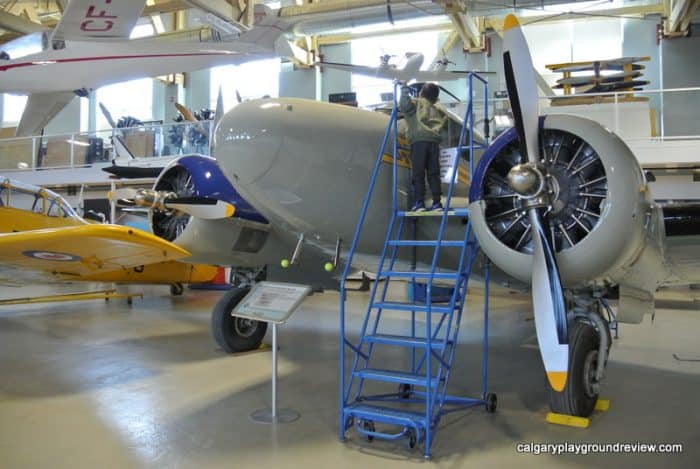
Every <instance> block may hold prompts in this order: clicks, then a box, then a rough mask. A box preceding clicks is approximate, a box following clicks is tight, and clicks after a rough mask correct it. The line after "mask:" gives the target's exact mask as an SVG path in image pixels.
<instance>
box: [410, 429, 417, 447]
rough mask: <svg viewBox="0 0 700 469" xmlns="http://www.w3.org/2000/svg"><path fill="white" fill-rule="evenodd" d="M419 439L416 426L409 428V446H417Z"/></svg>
mask: <svg viewBox="0 0 700 469" xmlns="http://www.w3.org/2000/svg"><path fill="white" fill-rule="evenodd" d="M417 440H418V438H417V437H416V430H415V429H414V428H410V429H409V430H408V448H409V449H413V448H415V447H416V442H417Z"/></svg>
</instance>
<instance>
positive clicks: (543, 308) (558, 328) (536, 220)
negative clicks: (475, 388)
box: [503, 15, 569, 392]
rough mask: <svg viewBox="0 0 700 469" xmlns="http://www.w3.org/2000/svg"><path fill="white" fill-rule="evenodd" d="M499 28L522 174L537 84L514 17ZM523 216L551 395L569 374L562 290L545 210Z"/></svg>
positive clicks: (533, 131) (533, 156)
mask: <svg viewBox="0 0 700 469" xmlns="http://www.w3.org/2000/svg"><path fill="white" fill-rule="evenodd" d="M503 29H504V33H503V66H504V71H505V76H506V87H507V89H508V98H509V100H510V105H511V109H512V111H513V118H514V121H515V128H516V131H517V133H518V143H519V146H520V152H521V153H522V155H523V156H525V157H526V158H527V160H528V162H529V166H528V164H525V165H519V166H522V167H524V169H520V168H518V167H515V168H513V170H516V169H520V174H521V175H522V174H524V173H527V172H528V168H533V167H535V168H536V166H537V164H538V163H539V161H540V159H541V155H540V145H539V140H540V130H539V109H538V96H537V83H536V78H535V70H534V66H533V64H532V57H531V56H530V50H529V49H528V46H527V42H526V40H525V36H524V35H523V32H522V29H521V28H520V23H519V22H518V19H517V18H516V17H515V16H514V15H508V16H507V17H506V19H505V22H504V25H503ZM529 171H531V173H530V175H535V176H536V177H535V179H537V178H540V179H542V178H543V177H544V176H543V175H542V174H541V173H539V172H538V171H535V170H533V169H530V170H529ZM511 172H513V171H511ZM516 172H517V171H516ZM509 179H510V177H509ZM538 182H542V181H538ZM542 187H543V186H542V185H540V189H539V190H542ZM513 189H514V190H515V191H516V193H519V194H520V195H521V197H523V198H524V199H527V198H528V197H530V196H531V194H525V193H521V192H520V191H519V190H518V188H516V187H513ZM527 211H528V215H529V218H530V223H531V226H532V241H533V263H532V303H533V309H534V314H535V328H536V330H537V341H538V343H539V346H540V354H541V355H542V361H543V363H544V368H545V371H546V372H547V379H548V381H549V385H550V386H551V387H552V389H554V390H555V391H558V392H561V391H563V390H564V388H565V386H566V382H567V377H568V369H569V345H568V344H569V340H568V327H567V318H566V305H565V303H564V291H563V289H562V284H561V279H560V277H559V269H558V267H557V261H556V257H555V249H554V246H553V245H552V241H551V239H550V238H549V236H548V233H549V231H550V230H549V229H548V228H549V223H548V220H547V207H546V206H541V205H538V204H534V206H531V207H530V208H528V209H527Z"/></svg>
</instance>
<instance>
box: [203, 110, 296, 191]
mask: <svg viewBox="0 0 700 469" xmlns="http://www.w3.org/2000/svg"><path fill="white" fill-rule="evenodd" d="M283 112H284V110H283V109H281V104H280V103H279V102H277V101H275V100H255V101H248V102H245V103H241V104H239V105H238V106H236V107H235V108H233V109H232V110H231V111H229V112H228V113H227V114H226V115H225V116H224V117H223V119H222V120H221V122H220V123H219V125H218V127H217V128H216V133H215V136H214V151H213V152H214V155H213V156H214V157H215V158H216V159H217V161H218V162H219V165H220V166H221V168H222V169H223V170H224V172H225V173H226V175H227V176H228V177H229V178H230V179H231V181H232V182H233V183H238V184H244V185H249V184H252V183H254V182H256V181H258V180H259V179H260V178H262V177H263V176H265V174H267V172H268V171H270V169H271V168H272V167H273V166H274V165H275V162H276V161H277V160H278V158H279V153H280V150H281V148H282V135H283V132H282V127H283V126H284V118H285V117H286V116H284V115H283Z"/></svg>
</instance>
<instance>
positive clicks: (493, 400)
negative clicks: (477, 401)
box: [484, 392, 498, 414]
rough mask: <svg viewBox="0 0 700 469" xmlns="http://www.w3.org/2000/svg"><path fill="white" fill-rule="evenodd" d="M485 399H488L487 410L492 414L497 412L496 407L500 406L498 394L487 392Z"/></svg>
mask: <svg viewBox="0 0 700 469" xmlns="http://www.w3.org/2000/svg"><path fill="white" fill-rule="evenodd" d="M484 400H485V401H486V404H485V406H486V412H488V413H490V414H492V413H494V412H496V407H497V406H498V398H497V397H496V394H494V393H491V392H490V393H487V394H486V397H485V398H484Z"/></svg>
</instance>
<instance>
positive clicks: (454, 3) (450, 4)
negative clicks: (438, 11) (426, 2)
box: [440, 0, 484, 52]
mask: <svg viewBox="0 0 700 469" xmlns="http://www.w3.org/2000/svg"><path fill="white" fill-rule="evenodd" d="M440 3H442V4H443V8H444V9H445V12H446V13H447V15H448V16H449V17H450V20H451V21H452V24H453V25H454V27H455V30H456V31H457V32H458V33H459V35H460V37H461V39H462V42H463V46H462V48H463V49H464V50H468V51H472V52H477V51H478V52H481V51H483V50H484V34H483V31H484V19H483V18H481V17H474V16H472V15H471V14H470V13H468V12H467V6H466V4H465V3H464V1H463V0H446V1H445V0H443V1H441V2H440Z"/></svg>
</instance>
